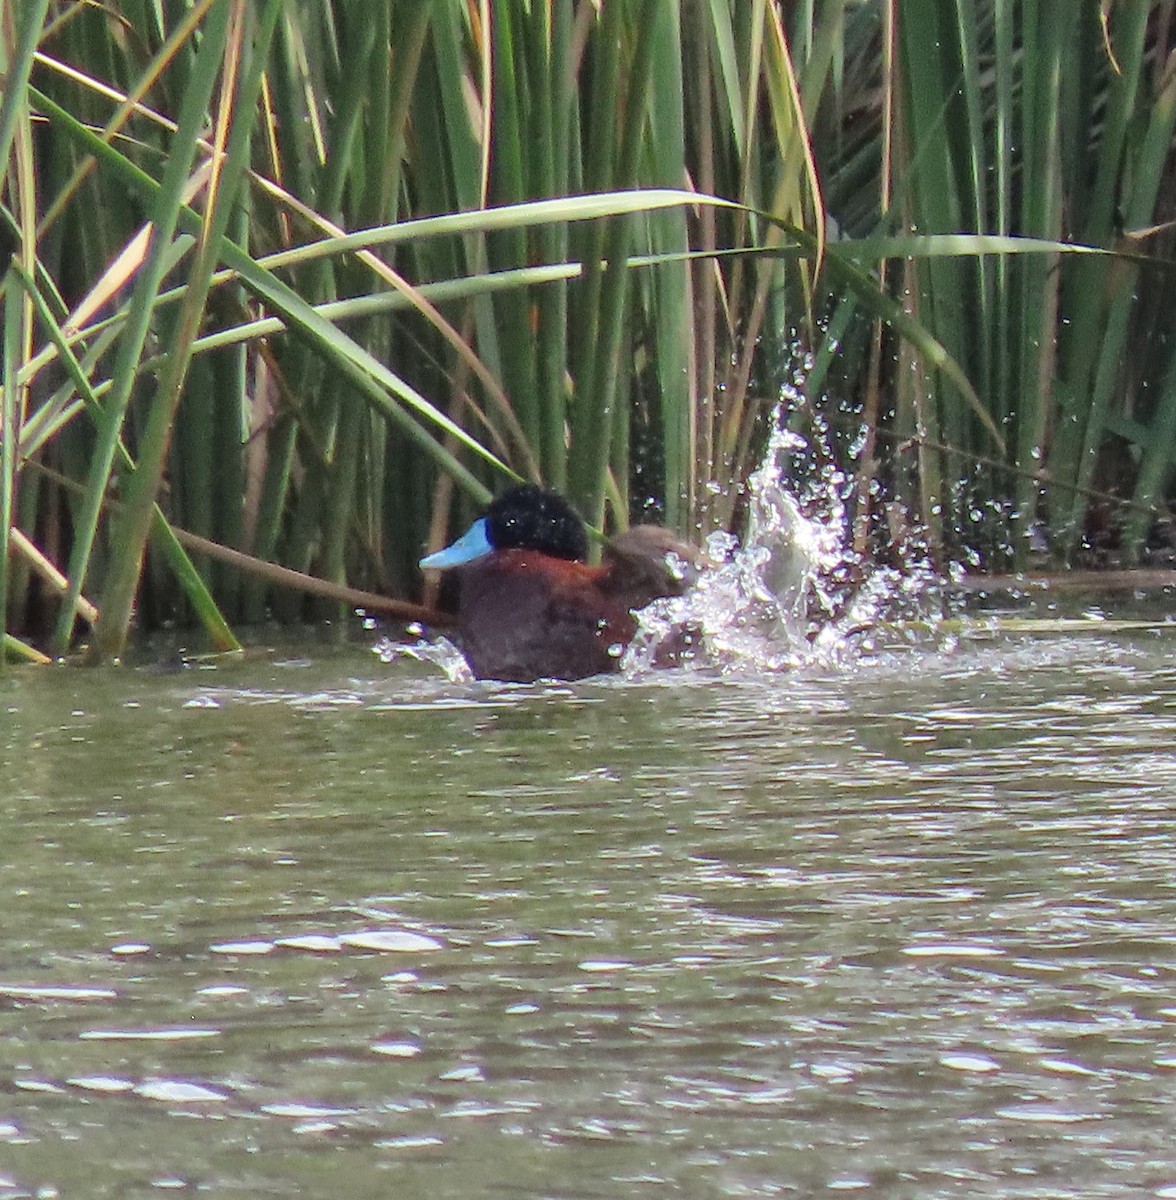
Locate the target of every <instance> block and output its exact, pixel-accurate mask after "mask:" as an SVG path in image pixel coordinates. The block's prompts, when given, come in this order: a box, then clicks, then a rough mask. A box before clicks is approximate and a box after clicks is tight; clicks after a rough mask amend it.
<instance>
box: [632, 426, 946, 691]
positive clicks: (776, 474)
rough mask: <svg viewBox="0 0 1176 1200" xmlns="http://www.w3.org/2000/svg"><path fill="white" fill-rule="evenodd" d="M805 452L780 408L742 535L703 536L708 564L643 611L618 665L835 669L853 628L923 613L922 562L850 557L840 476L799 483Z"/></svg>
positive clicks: (831, 472)
mask: <svg viewBox="0 0 1176 1200" xmlns="http://www.w3.org/2000/svg"><path fill="white" fill-rule="evenodd" d="M812 450H813V448H812V447H811V446H810V445H809V443H808V442H807V441H806V440H805V439H804V438H803V437H801V436H800V435H799V434H797V433H794V432H792V431H790V430H789V429H788V428H787V422H786V413H785V411H784V409H783V408H781V409H778V410H777V411H776V413H775V414H774V416H773V422H772V433H771V435H770V437H769V439H768V445H767V449H766V451H765V454H764V458H763V461H762V463H761V464H760V467H759V468H758V470H756V471H755V472H754V473H753V474H752V475H751V477H750V479H749V480H748V489H747V500H748V519H747V536H746V539H745V540H744V542H743V544H742V545H740V544H739V543H738V542H737V541H736V539H735V538H733V537H732V536H731V535H729V534H725V533H717V534H712V535H711V536H710V538H708V539H707V543H706V547H705V548H706V552H707V555H708V557H709V558H710V559H711V561H712V562H713V563H714V564H715V565H714V566H713V567H711V568H710V569H709V570H707V571H704V572H703V573H702V574H701V576H700V577H699V580H698V582H697V584H696V585H695V586H694V587H693V588H691V589H690V591H688V592H687V593H686V594H685V595H683V596H678V597H671V598H667V599H664V600H657V601H655V602H654V603H653V604H651V605H649V606H648V607H647V608H645V609H643V610H642V611H641V612H640V613H639V614H638V621H639V628H638V632H637V636H636V637H635V638H634V640H633V642H632V644H631V645H630V647H629V649H628V651H627V652H626V654H625V657H624V659H623V660H622V664H621V669H622V671H624V672H625V673H627V674H640V673H642V672H644V671H646V670H648V669H649V668H650V667H653V666H657V665H660V664H661V663H663V662H665V661H666V660H667V658H668V659H671V660H674V661H679V662H686V663H690V664H694V665H699V666H704V667H708V668H711V669H713V668H716V667H717V668H718V669H720V670H722V671H725V672H739V671H781V670H792V669H796V668H798V667H803V666H813V665H817V666H833V665H837V664H838V663H842V662H844V661H846V659H847V657H849V656H852V655H853V654H855V653H856V652H857V650H858V649H859V647H860V644H861V640H862V639H861V637H860V636H859V635H862V634H863V633H867V632H869V631H872V630H874V629H876V628H877V627H878V625H879V623H880V622H882V621H885V620H893V619H895V618H897V617H901V616H907V615H910V614H911V613H912V612H919V611H922V610H923V609H924V608H926V603H925V602H926V600H927V598H928V597H929V596H930V594H931V585H932V583H933V581H934V578H935V576H934V572H933V571H932V570H931V569H930V567H929V566H927V567H925V568H919V569H917V570H916V571H915V572H913V573H910V572H908V573H905V574H904V573H900V572H899V571H897V570H894V569H892V568H886V567H878V566H870V567H868V566H867V564H866V563H864V562H861V561H859V560H858V558H857V556H855V555H854V553H853V550H852V548H851V544H850V537H849V520H848V515H847V513H846V506H845V498H844V497H845V491H846V484H847V481H846V478H845V476H844V474H843V473H842V472H841V471H839V470H836V469H832V468H830V469H827V470H826V471H824V472H823V473H812V472H809V473H808V474H810V475H811V476H812V481H811V482H809V483H807V484H805V485H803V487H802V485H801V484H800V483H799V482H798V481H797V480H796V479H795V478H794V475H795V474H799V472H794V471H793V470H792V469H791V467H792V466H793V465H794V464H797V463H799V462H801V461H803V456H811V453H812ZM824 457H826V458H827V457H828V456H824Z"/></svg>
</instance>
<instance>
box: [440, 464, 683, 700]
mask: <svg viewBox="0 0 1176 1200" xmlns="http://www.w3.org/2000/svg"><path fill="white" fill-rule="evenodd" d="M587 557H588V534H587V531H586V529H585V526H584V522H583V521H582V520H581V518H580V515H579V513H577V512H576V510H575V509H574V508H573V507H572V506H571V505H570V504H569V503H568V501H567V500H565V499H564V498H563V497H562V496H560V495H559V494H557V493H555V492H550V491H545V490H543V489H542V488H538V487H535V486H534V485H532V484H522V485H520V486H518V487H512V488H510V489H509V490H508V491H506V492H504V493H503V494H502V495H501V496H499V497H498V499H497V500H495V501H494V502H493V504H491V505H490V507H489V508H488V509H487V510H486V514H485V516H483V517H481V518H479V519H478V520H477V521H475V522H474V524H473V525H472V526H471V527H470V528H469V530H468V531H467V532H466V533H465V534H463V535H462V536H461V537H460V538H459V539H458V540H457V541H456V542H454V543H453V544H452V545H451V546H448V547H446V548H445V549H444V550H438V551H437V552H436V553H435V554H430V555H428V557H426V558H423V559H421V563H420V565H421V566H422V567H424V568H426V569H440V570H445V569H448V568H451V567H452V568H457V570H458V572H459V576H458V586H459V596H458V614H457V623H458V633H459V638H460V641H461V647H462V652H463V653H464V655H465V658H466V661H467V662H468V663H469V665H470V668H471V669H472V671H473V672H474V674H475V675H476V676H477V677H478V678H479V679H502V680H506V681H510V682H515V683H532V682H534V681H535V680H536V679H583V678H585V677H587V676H589V675H599V674H602V673H604V672H607V671H616V670H617V669H618V668H619V666H620V662H621V656H622V654H623V653H624V651H625V648H626V647H627V646H628V644H629V643H630V642H631V641H632V640H633V637H634V635H635V634H636V632H637V619H636V617H635V616H634V613H636V612H637V611H638V610H639V609H642V608H644V607H645V606H646V605H647V604H649V603H650V602H652V601H653V600H656V599H658V598H659V597H661V596H680V595H681V594H682V593H683V592H685V591H686V590H687V588H688V587H689V586H690V585H691V584H692V583H693V582H694V581H695V580H696V579H697V577H698V572H699V571H700V570H701V569H702V568H703V567H704V566H705V565H706V560H705V558H704V557H703V555H702V553H701V552H700V551H699V550H697V549H695V548H694V547H693V546H689V545H687V544H686V543H684V542H682V541H679V540H678V539H677V538H676V537H675V536H674V535H673V534H672V533H671V532H670V531H669V530H668V529H664V528H662V527H661V526H655V525H639V526H635V527H634V528H632V529H630V530H628V531H626V532H625V533H622V534H619V535H617V536H616V537H614V538H613V539H611V540H610V541H609V542H608V543H607V545H606V546H605V549H604V559H603V562H602V563H601V565H600V566H598V567H594V566H589V565H588V563H587V562H586V561H585V559H586V558H587Z"/></svg>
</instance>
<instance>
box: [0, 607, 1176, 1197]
mask: <svg viewBox="0 0 1176 1200" xmlns="http://www.w3.org/2000/svg"><path fill="white" fill-rule="evenodd" d="M1174 652H1176V630H1173V631H1172V632H1168V631H1166V630H1164V629H1158V630H1154V631H1149V632H1141V633H1135V634H1116V635H1106V634H1099V633H1097V632H1092V633H1090V634H1085V635H1076V636H1073V637H1070V636H1066V637H1058V636H1055V637H1050V638H1040V637H1021V638H1016V637H1009V638H1005V639H1001V640H995V641H992V642H985V643H977V644H972V643H966V644H964V645H961V646H957V647H952V648H948V649H942V648H937V649H934V650H923V651H919V650H903V651H897V652H894V653H890V654H882V655H877V656H875V657H873V658H870V659H864V660H862V661H859V662H858V663H856V664H855V665H851V666H846V667H844V668H841V669H837V670H828V671H813V672H806V673H802V674H799V675H792V676H787V675H778V676H769V677H756V676H754V675H745V676H744V677H742V678H720V677H717V676H707V675H705V674H689V673H663V674H661V675H656V676H653V677H651V678H648V679H645V680H640V681H625V680H620V679H612V680H605V681H588V682H585V683H582V684H578V685H574V686H542V685H536V686H533V687H521V688H520V687H502V686H497V685H492V684H460V683H450V682H448V681H446V680H445V679H443V678H441V677H440V676H439V675H437V674H435V673H432V672H431V670H430V669H429V668H426V667H424V666H421V665H416V664H401V665H393V666H386V665H383V664H381V663H380V662H379V661H378V660H377V659H376V658H375V656H374V655H372V654H371V653H370V650H369V649H368V648H367V647H364V646H358V647H353V648H351V649H348V650H340V651H327V650H324V649H315V650H314V651H311V652H307V653H301V652H300V653H288V652H287V653H282V652H271V653H257V654H254V655H251V656H250V657H249V658H247V659H246V660H245V661H241V662H229V663H223V664H220V665H217V666H208V667H206V668H199V667H193V668H189V669H186V670H182V671H178V672H158V671H154V670H147V669H128V670H121V671H120V670H110V671H102V672H87V671H80V670H74V669H64V668H61V669H58V668H55V669H48V670H20V671H16V672H13V673H10V674H9V675H8V676H7V677H5V678H4V679H2V680H0V1046H2V1048H3V1049H2V1059H0V1198H3V1200H8V1198H10V1197H18V1196H41V1197H57V1196H60V1197H75V1196H76V1197H106V1196H109V1197H148V1196H152V1197H154V1196H159V1195H163V1194H169V1193H172V1192H177V1193H179V1194H193V1195H201V1196H211V1197H255V1196H256V1197H286V1196H324V1197H327V1196H346V1197H369V1196H370V1197H377V1196H380V1197H383V1196H387V1197H392V1196H396V1197H422V1198H424V1197H428V1198H447V1197H453V1198H457V1197H503V1198H507V1197H512V1198H519V1197H594V1198H602V1200H605V1198H613V1197H616V1198H618V1200H619V1198H621V1197H625V1198H628V1197H632V1196H643V1197H645V1196H653V1197H656V1196H667V1197H679V1196H683V1197H710V1196H716V1197H727V1196H730V1197H747V1196H756V1197H759V1196H768V1197H771V1196H812V1195H823V1194H826V1193H841V1192H850V1193H853V1192H858V1193H863V1194H868V1195H870V1196H885V1197H956V1196H958V1197H965V1196H967V1197H973V1196H1002V1197H1022V1196H1023V1197H1037V1196H1050V1197H1057V1196H1062V1197H1065V1196H1073V1197H1079V1196H1081V1197H1091V1196H1123V1195H1132V1196H1142V1195H1154V1196H1163V1195H1167V1196H1176V1104H1174V1103H1173V1101H1174V1100H1176V1036H1174V1035H1176V658H1174Z"/></svg>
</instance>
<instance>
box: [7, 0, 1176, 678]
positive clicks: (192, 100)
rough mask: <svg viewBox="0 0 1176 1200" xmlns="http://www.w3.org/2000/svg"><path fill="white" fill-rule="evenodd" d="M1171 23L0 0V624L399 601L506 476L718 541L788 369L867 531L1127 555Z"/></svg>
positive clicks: (1161, 290) (767, 5)
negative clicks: (901, 524) (801, 376)
mask: <svg viewBox="0 0 1176 1200" xmlns="http://www.w3.org/2000/svg"><path fill="white" fill-rule="evenodd" d="M1173 8H1174V5H1173V3H1172V0H1156V2H1155V3H1130V4H1129V3H1119V4H1105V3H1100V2H1099V0H1079V2H1078V3H1077V5H1075V4H1074V3H1073V2H1072V0H1041V2H1040V3H1038V4H1036V5H1032V6H1010V5H1006V4H1003V3H998V2H996V0H991V2H988V3H979V4H977V3H972V2H970V0H906V2H905V3H903V4H901V5H899V4H898V3H897V2H896V0H807V2H806V3H802V4H795V5H787V6H781V5H778V4H775V3H772V2H770V0H610V3H608V4H605V5H597V4H594V3H586V2H584V3H579V2H575V0H555V2H554V3H551V4H547V5H535V4H533V3H529V2H528V0H496V2H495V3H490V2H489V0H471V2H469V3H463V2H459V0H427V2H422V0H391V2H390V3H387V4H380V5H346V4H341V3H338V2H337V0H305V2H303V3H300V4H298V5H290V4H281V3H279V2H278V0H265V2H262V3H249V2H248V0H198V2H196V3H194V4H192V5H190V6H187V7H186V8H184V9H183V10H182V11H181V10H178V9H177V10H173V9H170V8H167V7H166V6H163V7H160V6H129V7H127V8H126V9H125V11H119V12H116V11H115V10H114V9H112V8H102V7H99V6H91V5H72V4H50V3H48V0H29V2H28V3H25V4H22V5H19V6H13V5H9V6H4V7H3V9H2V16H0V51H2V54H3V67H4V76H5V81H6V82H5V90H4V94H3V102H2V103H0V161H2V162H3V163H4V164H5V171H6V174H5V184H6V186H5V191H4V193H3V197H2V201H3V203H2V204H0V216H2V217H3V220H4V223H5V226H6V229H7V236H8V237H9V239H10V241H11V243H12V245H13V247H14V254H13V255H12V261H11V266H10V267H9V269H8V270H7V272H6V274H5V275H4V277H3V280H2V281H0V305H2V307H3V317H2V322H3V335H2V346H3V354H4V361H3V372H2V376H0V386H2V387H3V395H2V397H0V438H2V453H0V628H3V629H5V630H7V632H8V636H9V638H10V641H9V642H8V643H6V644H8V645H9V646H10V647H12V648H13V652H19V653H20V654H21V655H22V656H23V657H29V656H31V655H33V654H34V653H35V651H34V650H33V648H32V647H33V645H34V644H37V643H43V644H44V645H45V646H46V647H48V648H50V649H51V652H52V653H53V654H55V655H60V654H64V653H65V652H66V651H67V650H68V649H69V648H70V647H72V646H74V645H76V644H77V638H78V629H77V621H78V617H79V615H80V616H81V617H82V621H83V624H84V625H89V624H90V622H91V620H92V619H93V620H94V621H96V624H95V625H94V627H93V628H92V629H90V630H89V632H83V635H82V638H83V640H84V641H85V642H86V643H87V644H88V645H89V647H90V653H91V656H92V657H93V658H96V659H105V658H111V657H117V656H119V655H120V654H121V653H122V652H123V649H124V647H125V645H126V641H127V638H128V636H129V633H130V631H131V630H132V629H133V627H134V617H135V614H136V613H137V614H138V620H139V622H140V623H141V624H153V623H159V622H161V621H164V620H172V619H182V620H189V619H193V618H195V619H196V620H198V621H199V622H200V624H201V625H203V626H204V628H205V629H206V630H207V632H208V636H209V637H210V638H211V640H212V641H213V643H214V644H215V645H216V646H219V647H221V648H231V647H233V646H234V645H235V644H236V639H235V637H234V634H233V632H232V627H233V626H235V625H238V624H239V623H241V622H246V621H256V620H258V619H260V618H261V617H263V616H265V615H267V614H270V613H273V614H276V615H278V616H281V617H285V618H288V619H294V618H300V617H305V616H307V615H334V614H337V613H339V612H341V611H345V610H346V607H347V606H348V605H349V604H350V603H353V602H354V595H355V593H354V591H351V592H349V591H347V590H346V589H347V588H348V587H350V588H352V589H355V588H360V589H366V590H367V591H368V592H376V593H381V594H384V595H387V596H390V597H392V598H393V599H394V600H395V598H401V599H402V600H406V601H407V600H409V599H413V598H415V597H416V595H417V593H418V589H419V586H420V580H419V576H418V573H417V572H416V569H415V562H416V560H417V558H418V557H419V556H420V554H421V552H422V550H424V549H425V548H426V547H427V546H428V545H429V544H432V543H435V542H436V541H438V540H440V539H441V538H443V537H444V536H445V535H446V533H447V529H446V526H452V525H456V524H460V523H462V522H464V521H465V520H466V519H467V518H468V517H469V515H470V510H472V509H473V508H476V507H477V506H478V505H480V504H482V503H484V501H485V499H486V498H487V497H488V496H489V495H490V494H491V493H492V492H493V491H494V490H495V488H496V487H497V486H499V484H500V483H501V481H503V480H505V479H507V478H511V477H516V478H531V479H543V480H545V481H548V482H549V483H551V484H553V485H555V486H557V487H560V488H562V489H564V490H566V491H567V492H569V493H570V494H571V495H572V497H573V498H574V499H575V501H576V502H577V503H578V505H579V506H580V507H581V509H582V510H583V511H584V512H585V514H586V515H588V516H589V517H590V519H591V520H592V521H593V523H594V524H596V525H597V526H599V527H601V528H603V527H605V526H611V527H624V526H625V525H626V524H628V523H629V522H630V521H631V520H635V519H641V518H644V517H646V516H650V515H652V516H658V517H660V518H661V519H663V520H666V521H668V522H669V523H671V524H673V525H675V526H677V527H678V528H680V529H683V530H693V531H695V532H696V533H704V532H707V531H709V530H711V529H716V528H735V527H737V526H738V524H739V521H740V519H741V501H740V497H741V488H742V484H743V482H744V481H745V480H746V478H747V475H748V473H749V471H750V470H751V469H752V468H753V467H754V465H755V462H756V458H757V456H758V454H759V450H760V445H761V442H762V439H763V436H764V434H765V432H766V428H767V423H768V421H769V419H770V416H771V413H772V411H773V409H774V407H775V405H776V404H777V402H778V401H779V399H780V397H781V395H782V391H783V389H784V388H785V385H786V383H787V382H788V380H790V379H791V378H792V376H793V375H794V374H795V373H796V372H795V366H794V364H795V362H796V361H797V360H798V359H804V360H807V361H809V363H810V367H809V373H808V379H807V383H806V384H804V385H802V388H801V392H802V394H801V396H800V398H799V400H794V411H793V414H792V418H791V419H793V420H795V421H797V422H799V423H808V424H810V425H811V427H812V428H814V429H818V430H820V431H821V436H822V438H823V439H824V440H826V441H827V442H828V447H827V449H828V450H829V452H830V453H831V454H832V456H833V458H834V459H835V460H836V461H837V462H839V464H840V465H841V467H842V468H843V471H844V474H845V478H846V480H847V484H846V488H847V490H848V491H849V492H850V496H849V498H850V499H851V500H852V502H853V511H854V512H855V515H856V524H855V537H856V540H857V542H858V544H859V546H860V547H861V548H862V549H863V550H871V549H872V550H875V551H881V552H884V553H886V552H889V550H888V545H887V543H888V542H889V540H890V539H891V538H892V537H893V536H894V525H893V521H892V520H888V519H887V517H886V514H887V513H892V512H893V511H894V509H893V504H892V502H893V501H895V500H900V501H902V502H903V505H904V506H905V512H906V514H907V516H906V521H907V524H908V525H909V527H910V528H912V529H915V528H919V529H921V530H922V531H923V536H924V537H925V539H926V540H927V541H928V542H929V544H930V545H931V546H932V548H933V551H934V552H935V553H936V554H938V555H940V556H941V557H942V559H943V560H944V561H947V560H949V559H952V558H956V557H959V556H961V555H963V556H966V557H969V558H970V559H972V560H974V561H978V562H980V563H983V564H986V565H990V566H992V567H993V568H995V569H1000V568H1002V567H1003V566H1004V565H1006V564H1012V565H1020V564H1023V563H1024V562H1025V561H1026V560H1027V559H1028V557H1029V556H1030V548H1031V546H1035V545H1038V544H1040V543H1042V542H1045V543H1047V544H1048V545H1049V547H1050V548H1051V549H1052V552H1053V554H1054V556H1055V557H1056V558H1058V559H1060V560H1064V561H1069V560H1072V559H1081V558H1082V557H1083V554H1084V547H1086V546H1087V545H1088V543H1089V538H1088V536H1087V535H1088V534H1089V532H1090V530H1091V526H1092V522H1093V521H1094V520H1095V519H1096V518H1099V519H1101V513H1102V510H1103V508H1104V507H1105V499H1104V497H1105V495H1106V494H1108V493H1110V492H1117V493H1118V499H1119V500H1120V501H1121V502H1122V505H1121V509H1119V510H1117V511H1116V512H1115V514H1114V515H1115V517H1116V518H1117V519H1116V521H1115V526H1116V529H1117V533H1118V536H1119V554H1120V556H1121V557H1122V559H1123V561H1124V562H1128V563H1130V562H1135V561H1138V560H1139V559H1140V558H1141V556H1142V554H1143V551H1144V547H1145V545H1146V541H1147V538H1148V535H1149V532H1150V530H1151V528H1152V526H1153V524H1154V514H1155V513H1156V512H1157V511H1158V510H1160V509H1162V507H1163V505H1164V503H1165V502H1166V499H1167V496H1168V489H1169V487H1170V482H1171V473H1172V472H1171V464H1172V452H1171V447H1172V445H1173V432H1174V425H1176V356H1174V349H1176V340H1174V339H1173V336H1172V334H1173V331H1172V329H1171V324H1172V321H1173V319H1174V318H1173V316H1172V312H1171V306H1170V305H1168V304H1167V303H1166V301H1165V296H1166V284H1167V274H1166V273H1167V270H1168V268H1167V267H1166V265H1165V264H1164V259H1165V257H1166V256H1167V254H1168V253H1169V245H1168V243H1169V241H1170V238H1171V234H1170V232H1169V230H1168V227H1167V225H1166V224H1165V222H1166V221H1167V220H1168V219H1169V218H1170V217H1171V213H1170V212H1169V211H1168V209H1167V208H1166V207H1165V206H1166V204H1167V203H1168V202H1167V201H1166V199H1165V197H1166V196H1169V195H1171V186H1170V184H1171V172H1172V155H1171V142H1172V132H1173V121H1174V120H1176V103H1174V101H1176V90H1174V89H1176V70H1173V68H1172V65H1171V63H1170V62H1169V60H1168V58H1167V51H1166V47H1167V46H1168V42H1169V40H1170V39H1169V35H1170V30H1171V23H1172V11H1173ZM172 22H174V23H172ZM821 462H822V463H824V462H825V460H824V458H822V459H821ZM211 547H215V548H216V549H215V551H212V550H211V549H210V548H211ZM307 574H309V575H313V576H315V577H317V579H318V580H319V585H316V586H315V588H314V591H315V594H316V596H317V597H318V598H316V599H308V597H307V595H303V596H300V595H299V594H298V592H297V591H293V590H291V588H290V586H289V585H290V584H291V583H296V582H297V581H298V580H300V579H303V578H304V577H305V576H306V575H307ZM58 581H61V582H60V585H59V582H58ZM332 586H334V588H335V590H334V591H332V590H331V588H332ZM308 591H309V589H308ZM324 596H326V597H327V598H326V599H324V598H323V597H324ZM331 597H333V599H332V598H331ZM91 601H93V603H94V604H95V605H96V611H97V616H95V608H94V607H93V606H92V605H91ZM405 611H406V612H407V611H409V610H407V609H406V610H405ZM412 611H415V610H412ZM0 658H3V655H0Z"/></svg>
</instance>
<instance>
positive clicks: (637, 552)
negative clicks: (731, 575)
mask: <svg viewBox="0 0 1176 1200" xmlns="http://www.w3.org/2000/svg"><path fill="white" fill-rule="evenodd" d="M710 565H711V563H710V560H709V559H708V558H707V557H706V555H705V554H704V553H703V552H702V551H701V550H699V548H698V547H697V546H692V545H690V543H689V542H684V541H683V540H682V539H681V538H680V537H678V535H677V534H675V533H673V532H672V531H671V530H669V529H666V528H665V527H664V526H662V525H634V526H633V528H632V529H627V530H625V532H624V533H619V534H617V536H616V537H614V538H612V539H611V540H610V541H609V542H608V544H607V545H606V546H605V548H604V566H605V570H606V579H607V585H606V586H607V589H608V591H609V593H610V594H611V595H613V596H614V597H616V598H617V599H618V600H619V601H620V602H622V603H623V604H624V606H625V607H626V608H628V609H639V608H644V607H645V606H646V605H647V604H649V603H651V602H652V601H654V600H657V599H659V598H660V597H662V596H681V595H682V594H683V593H684V592H686V591H688V590H689V589H690V588H691V587H693V586H694V584H695V583H697V582H698V577H699V575H700V574H701V573H702V572H703V571H705V570H706V568H707V567H708V566H710Z"/></svg>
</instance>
